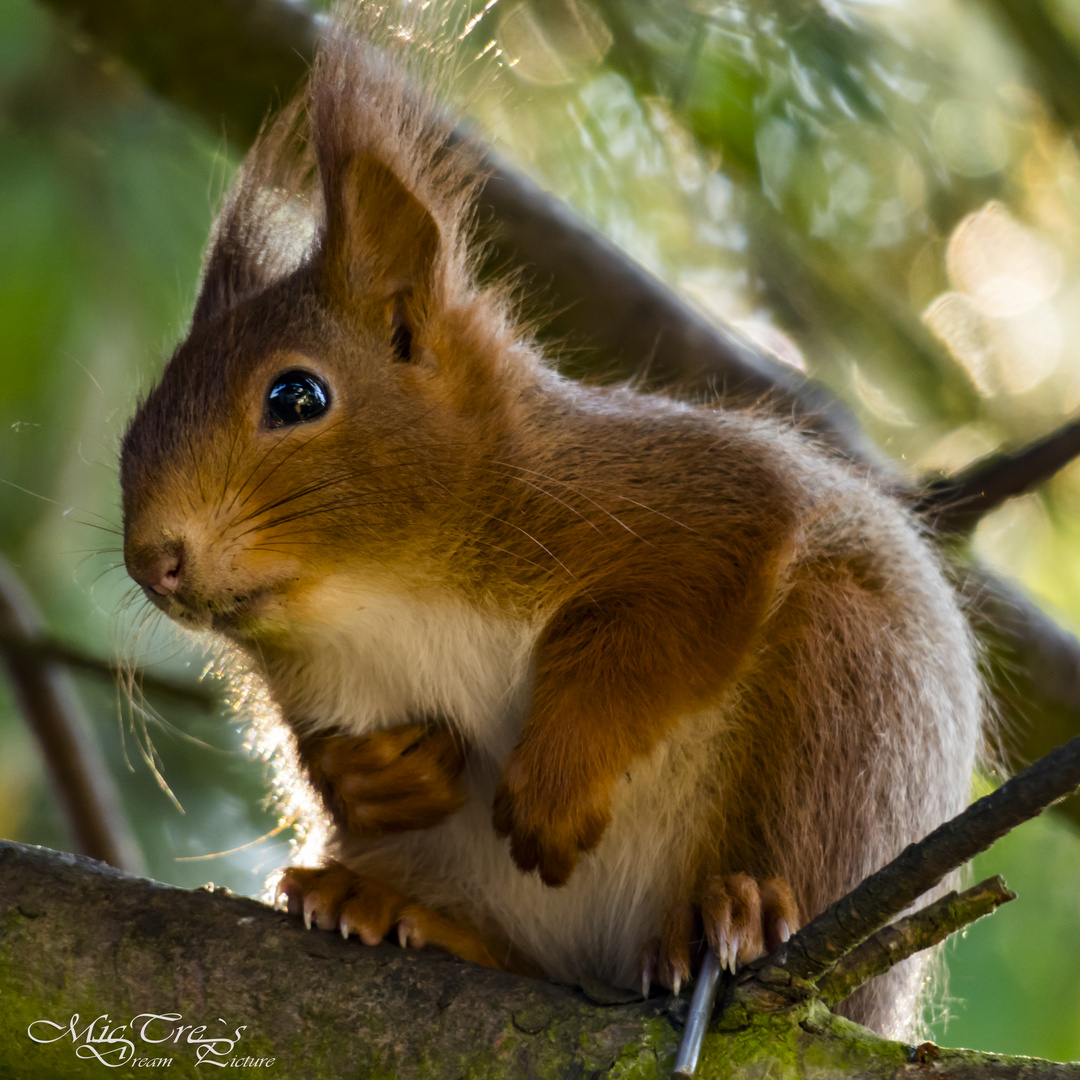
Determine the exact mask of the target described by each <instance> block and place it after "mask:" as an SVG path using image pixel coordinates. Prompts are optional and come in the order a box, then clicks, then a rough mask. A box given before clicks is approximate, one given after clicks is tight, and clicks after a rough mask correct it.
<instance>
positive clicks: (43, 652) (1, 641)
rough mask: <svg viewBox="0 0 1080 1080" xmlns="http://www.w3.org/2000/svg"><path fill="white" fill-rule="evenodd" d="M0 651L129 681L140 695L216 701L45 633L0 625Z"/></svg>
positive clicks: (208, 704)
mask: <svg viewBox="0 0 1080 1080" xmlns="http://www.w3.org/2000/svg"><path fill="white" fill-rule="evenodd" d="M0 652H4V653H7V654H8V655H9V656H10V657H12V658H13V659H14V660H22V659H24V658H30V659H34V660H47V661H50V662H52V663H57V664H63V665H64V666H65V667H67V668H74V669H75V670H76V671H85V672H86V673H87V674H89V675H97V676H98V677H100V678H103V679H108V680H110V681H111V682H114V683H115V682H117V681H123V682H124V683H126V682H128V680H130V681H131V683H132V684H133V685H134V686H136V687H138V689H139V690H140V691H141V692H142V693H144V694H161V695H163V696H165V697H171V698H175V699H176V700H177V701H182V702H184V703H186V704H188V705H195V706H197V707H198V708H200V709H207V710H209V709H212V708H213V707H214V706H215V705H216V704H217V702H218V697H217V695H216V694H214V693H213V692H212V691H210V690H208V689H207V688H206V687H205V686H199V685H195V684H192V683H187V682H179V681H178V680H176V679H166V678H162V677H161V676H160V675H153V674H151V673H150V672H148V671H145V670H143V669H142V668H136V669H134V670H130V669H128V668H126V667H124V666H123V665H121V664H117V663H114V662H113V661H110V660H102V659H101V657H98V656H93V655H92V654H90V653H88V652H85V651H84V650H82V649H78V648H76V647H75V646H74V645H68V644H67V643H66V642H63V641H59V640H57V639H56V638H53V637H49V636H48V635H47V634H39V635H38V636H37V637H27V636H26V635H25V634H22V633H19V632H17V631H13V630H10V629H6V628H4V627H0Z"/></svg>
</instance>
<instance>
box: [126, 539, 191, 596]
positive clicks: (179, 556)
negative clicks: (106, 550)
mask: <svg viewBox="0 0 1080 1080" xmlns="http://www.w3.org/2000/svg"><path fill="white" fill-rule="evenodd" d="M128 573H129V574H130V575H131V576H132V577H133V578H134V579H135V580H136V581H137V582H138V583H139V584H140V585H141V586H142V587H143V588H144V589H149V590H152V591H153V592H156V593H157V594H158V595H159V596H169V595H170V594H171V593H174V592H176V590H177V589H179V588H180V584H181V582H182V581H183V577H184V549H183V546H182V545H178V546H176V547H172V548H170V549H169V550H168V551H163V550H160V549H159V550H157V551H146V552H140V553H139V555H137V556H136V557H135V558H132V559H129V560H128Z"/></svg>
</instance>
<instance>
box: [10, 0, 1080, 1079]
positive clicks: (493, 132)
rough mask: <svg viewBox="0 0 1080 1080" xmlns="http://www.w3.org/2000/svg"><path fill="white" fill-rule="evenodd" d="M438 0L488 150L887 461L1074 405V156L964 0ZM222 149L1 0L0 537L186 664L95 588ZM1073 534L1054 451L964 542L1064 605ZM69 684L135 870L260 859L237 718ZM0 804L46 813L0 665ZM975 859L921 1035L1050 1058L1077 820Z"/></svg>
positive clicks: (58, 27) (1044, 10)
mask: <svg viewBox="0 0 1080 1080" xmlns="http://www.w3.org/2000/svg"><path fill="white" fill-rule="evenodd" d="M1002 6H1005V5H1002ZM1031 7H1032V10H1036V11H1038V12H1039V13H1041V14H1042V15H1043V16H1046V17H1049V18H1050V19H1051V20H1052V22H1053V25H1054V26H1055V27H1056V29H1057V32H1058V33H1059V35H1060V40H1061V41H1063V42H1065V43H1066V44H1067V45H1068V46H1069V48H1072V47H1073V46H1076V48H1075V49H1074V52H1073V55H1072V57H1071V62H1072V65H1073V68H1072V70H1071V72H1070V71H1069V70H1065V71H1062V72H1059V74H1060V75H1061V77H1062V78H1064V79H1068V78H1072V79H1075V80H1077V82H1076V85H1077V87H1078V96H1080V44H1078V43H1080V2H1077V0H1060V2H1051V0H1042V2H1040V0H1031ZM453 11H454V17H453V19H452V20H451V23H452V29H451V31H450V32H449V33H447V35H446V38H445V41H444V43H443V45H442V46H441V47H442V48H443V49H445V50H448V51H451V50H453V51H456V55H457V60H458V62H459V64H460V66H461V72H462V74H461V77H460V80H459V83H458V85H457V92H458V93H460V95H461V98H462V101H463V103H465V104H467V107H468V109H469V111H470V113H471V114H472V115H473V116H474V117H475V119H476V121H477V123H478V125H479V127H480V129H481V130H482V131H483V132H484V133H485V134H486V135H487V136H488V137H489V138H491V139H492V140H493V141H494V142H495V143H496V144H497V145H498V147H499V149H500V150H501V151H502V152H503V153H504V154H505V155H506V156H507V158H509V159H510V160H512V161H514V162H516V163H517V164H518V165H519V166H521V167H522V168H524V169H525V170H527V171H528V172H529V173H531V174H532V175H533V176H534V177H536V178H537V179H538V180H539V181H540V182H541V183H542V184H544V185H545V186H546V187H548V188H550V189H552V190H553V191H555V192H557V193H559V194H560V195H562V196H563V197H564V198H566V199H567V200H568V201H569V202H570V203H572V205H573V206H574V207H575V208H576V210H577V211H578V212H579V213H580V214H582V215H583V216H584V217H585V218H586V219H588V220H589V221H591V222H592V223H594V224H595V225H597V226H598V227H599V228H601V229H602V230H603V231H604V232H605V233H606V234H607V235H608V236H609V237H611V238H612V239H613V240H615V241H616V242H617V243H618V244H619V245H620V246H622V247H623V248H624V249H625V250H626V251H628V252H629V253H631V254H632V255H633V256H634V257H635V258H637V259H638V260H640V261H641V262H643V263H644V264H645V265H647V266H648V267H649V268H650V269H651V270H653V271H654V272H655V273H656V274H657V275H659V276H660V277H661V278H662V279H664V280H665V281H667V282H668V283H670V284H672V285H674V286H677V287H678V288H679V289H681V290H682V291H683V292H684V293H685V294H686V295H688V296H689V297H692V298H693V300H694V301H695V302H696V303H697V304H699V305H700V306H701V307H702V308H703V309H704V310H705V311H707V312H708V313H709V314H711V315H713V316H715V317H716V318H718V319H724V320H727V321H730V322H734V323H736V324H737V325H738V326H740V327H741V328H742V329H743V330H744V332H746V333H747V334H748V335H750V336H751V337H752V338H753V339H754V340H755V341H757V342H758V343H759V344H760V345H762V347H764V348H766V349H768V350H769V351H770V352H772V353H773V354H774V355H775V356H777V357H778V358H779V359H781V360H782V361H784V362H786V363H789V364H792V365H794V366H797V367H799V368H801V369H803V370H804V371H806V372H807V373H808V374H810V375H812V376H813V377H815V378H817V379H820V380H821V381H822V382H824V383H826V384H827V385H828V386H829V387H831V388H832V389H833V390H834V391H835V392H836V393H837V394H838V395H839V396H840V397H842V398H843V399H844V400H845V401H846V402H848V403H849V405H850V406H851V408H852V409H853V410H854V411H855V412H856V413H857V415H858V417H859V419H860V421H861V423H862V425H863V427H864V430H865V431H866V433H867V434H868V436H869V437H870V438H871V439H872V440H873V441H874V442H875V443H876V444H877V445H878V446H879V447H881V448H882V449H883V450H884V451H885V452H886V453H887V454H888V455H889V456H891V457H892V458H893V459H895V461H896V462H897V463H898V465H899V468H900V469H901V470H902V471H903V473H904V474H905V475H907V476H909V477H911V478H917V477H922V476H925V475H927V474H933V473H939V472H951V471H953V470H956V469H958V468H960V467H962V466H964V465H965V464H968V463H970V462H971V461H972V460H974V459H976V458H978V457H979V456H981V455H983V454H985V453H987V452H988V451H990V450H993V449H995V448H999V447H1006V448H1008V447H1014V446H1018V445H1021V444H1023V443H1024V442H1027V441H1029V440H1031V439H1033V438H1036V437H1038V436H1040V435H1043V434H1045V433H1048V432H1050V431H1052V430H1053V429H1055V428H1056V427H1057V426H1059V425H1060V424H1061V423H1062V422H1063V421H1065V420H1066V419H1067V418H1070V417H1071V416H1072V415H1073V414H1074V413H1075V412H1077V410H1078V408H1080V303H1078V302H1077V301H1078V300H1080V158H1078V155H1077V151H1076V148H1075V146H1074V141H1073V133H1072V132H1071V131H1070V130H1068V128H1067V126H1066V124H1065V123H1064V122H1063V118H1062V117H1061V116H1059V115H1057V114H1056V113H1055V112H1054V109H1053V107H1052V106H1051V105H1050V104H1048V101H1047V98H1046V97H1045V96H1043V94H1042V91H1043V90H1044V89H1045V87H1044V85H1043V84H1042V83H1040V84H1039V85H1038V86H1035V84H1033V83H1032V82H1031V81H1030V79H1029V74H1030V73H1032V72H1036V71H1038V70H1040V68H1039V59H1040V58H1039V55H1038V53H1037V51H1035V46H1033V45H1029V46H1028V47H1026V48H1024V47H1021V44H1020V42H1019V41H1018V40H1017V38H1016V35H1015V31H1014V30H1012V29H1010V27H1009V26H1008V25H1007V24H1006V23H1005V22H1003V21H1001V18H1000V16H999V7H998V4H997V3H996V0H982V2H977V0H968V2H963V3H962V2H959V0H955V2H954V0H906V2H901V0H898V2H896V3H861V4H857V3H841V2H839V0H821V2H820V3H814V2H812V0H739V2H730V3H725V2H709V0H680V2H675V0H595V2H593V3H587V2H585V0H548V2H542V0H499V2H496V0H492V2H491V3H488V4H487V5H486V7H483V6H481V5H475V6H474V7H473V8H471V9H469V10H465V7H464V5H462V6H460V7H459V8H454V9H453ZM420 44H421V45H422V44H423V43H420ZM1061 62H1062V61H1061V57H1060V56H1057V57H1056V58H1055V60H1054V63H1055V64H1056V65H1060V64H1061ZM1048 63H1049V61H1048ZM1054 70H1055V71H1057V68H1055V69H1054ZM236 160H237V158H236V154H235V152H233V151H232V150H231V149H230V147H229V146H227V145H226V143H225V140H224V138H223V137H222V136H221V135H220V134H219V133H218V132H215V131H214V130H212V129H210V128H208V127H207V126H206V125H204V124H202V123H201V122H199V121H197V120H195V119H193V118H192V117H190V116H188V115H186V114H183V113H181V112H180V111H178V110H177V109H176V108H174V107H173V106H171V105H169V104H167V103H165V102H163V101H161V100H159V99H157V98H155V97H153V96H151V95H150V94H149V93H148V92H146V91H145V90H144V89H143V87H142V85H141V83H140V82H139V80H138V79H137V78H136V77H135V76H134V75H133V74H131V73H130V72H128V71H126V70H125V69H124V68H123V67H122V66H120V65H118V64H116V63H115V62H113V61H103V60H102V59H101V57H100V56H99V55H98V54H96V53H95V52H94V51H93V50H92V49H90V48H88V46H87V45H86V44H85V43H82V42H80V41H78V40H76V39H75V38H74V37H73V35H72V34H71V32H70V31H69V30H68V29H66V28H65V27H64V26H63V25H62V24H60V23H59V22H57V21H56V20H55V19H54V18H53V17H52V16H51V15H50V14H48V13H47V12H46V11H45V10H43V9H41V8H39V7H37V6H35V5H34V4H33V3H31V2H30V0H5V2H4V3H3V4H0V550H2V552H3V553H4V554H5V555H6V557H7V558H8V559H10V560H11V562H12V563H13V565H14V566H15V567H16V568H17V570H18V572H19V573H20V575H21V576H22V578H23V580H24V581H25V582H26V584H27V585H28V586H29V588H30V589H31V590H32V592H33V594H34V596H35V597H36V599H37V601H38V603H39V604H40V606H41V608H42V610H43V612H44V614H45V616H46V619H47V622H48V624H49V627H50V629H51V630H52V631H53V633H55V634H56V635H57V636H59V637H61V638H63V639H65V640H67V641H70V642H73V643H76V644H78V645H80V646H82V647H84V648H86V649H88V650H91V651H93V652H95V653H97V654H99V655H103V656H104V655H108V654H111V653H114V652H117V651H124V650H127V651H129V652H131V653H132V654H133V655H134V656H135V658H137V659H138V660H139V661H140V662H141V663H146V664H153V665H156V666H155V668H154V670H156V671H159V672H164V673H168V674H171V675H172V676H174V677H187V678H189V679H190V680H191V681H192V682H194V681H195V680H196V678H197V677H198V676H199V674H200V673H201V671H202V670H203V667H204V666H205V664H206V662H207V659H206V656H205V655H204V653H203V652H202V651H201V649H200V647H199V646H198V645H197V644H195V645H193V644H192V643H190V642H189V641H188V640H186V639H183V638H181V637H178V636H176V635H174V634H173V633H172V631H171V630H170V629H169V628H168V627H159V628H158V629H156V630H154V631H153V632H152V633H151V632H148V631H147V630H146V629H145V628H143V629H140V627H141V619H140V613H141V611H142V608H141V606H140V602H139V601H136V602H135V603H134V604H133V605H131V606H128V607H126V606H125V602H126V600H127V599H128V598H129V597H130V594H131V590H130V588H129V583H128V580H127V578H126V576H125V574H124V571H123V568H122V565H121V559H120V551H119V545H120V537H119V534H118V532H117V530H118V528H119V512H118V509H117V482H116V464H115V462H116V450H117V445H118V440H119V437H120V434H121V432H122V430H123V426H124V423H125V421H126V418H127V417H128V415H129V414H130V412H131V410H132V408H133V405H134V402H135V400H136V397H137V395H138V393H139V389H140V387H142V388H145V387H147V386H148V385H150V384H151V383H152V381H153V379H154V378H155V375H156V372H157V371H158V370H159V367H160V363H161V360H162V358H163V356H164V355H165V354H167V353H168V351H169V350H170V348H171V346H172V344H173V343H174V342H175V341H176V340H177V339H178V337H179V336H180V335H181V334H182V333H183V329H184V325H185V320H186V319H187V317H188V315H189V313H190V309H191V306H192V303H193V300H194V291H195V284H196V280H197V275H198V265H199V256H200V252H201V249H202V246H203V243H204V240H205V237H206V235H207V232H208V229H209V225H210V221H211V219H212V215H213V209H214V206H215V204H216V201H217V199H218V198H219V196H220V194H221V192H222V190H223V188H224V186H225V185H226V184H227V182H228V178H229V177H230V175H231V173H232V170H233V169H234V167H235V164H236ZM1078 537H1080V467H1077V468H1071V469H1066V470H1064V471H1063V472H1062V473H1061V474H1059V475H1058V476H1057V477H1056V478H1055V479H1054V480H1053V481H1051V482H1050V483H1048V484H1046V485H1045V486H1044V487H1043V488H1042V489H1041V490H1040V491H1039V492H1037V493H1036V494H1033V495H1030V496H1027V497H1025V498H1022V499H1017V500H1014V501H1012V502H1010V503H1008V504H1007V505H1006V506H1004V507H1003V508H1001V509H1000V510H998V511H997V512H995V513H993V514H991V515H990V516H988V517H987V518H986V519H985V520H984V521H983V522H982V523H981V525H980V526H979V528H978V531H977V533H976V535H975V537H974V541H973V545H972V546H973V549H974V552H975V555H976V556H977V557H978V558H979V559H980V560H982V561H984V562H985V563H988V564H990V565H991V566H993V567H995V568H996V569H997V570H999V571H1000V572H1001V573H1002V574H1004V575H1007V576H1009V577H1011V578H1014V579H1017V580H1018V581H1020V582H1021V583H1022V584H1023V586H1024V588H1026V589H1027V590H1028V591H1029V593H1031V594H1032V595H1033V596H1035V597H1036V598H1037V599H1038V601H1039V603H1040V604H1041V605H1043V606H1044V607H1045V608H1046V609H1047V610H1048V611H1049V612H1051V613H1052V614H1053V616H1054V617H1055V618H1056V619H1058V620H1059V621H1060V622H1061V623H1062V624H1064V625H1065V626H1066V627H1068V628H1069V629H1071V630H1074V631H1075V630H1077V629H1080V551H1078V545H1077V540H1078ZM79 685H80V689H81V690H82V692H83V695H84V699H85V703H86V706H87V708H88V710H89V712H90V714H91V716H92V718H93V722H94V725H95V728H96V731H97V735H98V739H99V742H100V743H101V745H102V748H103V750H104V752H105V753H106V755H107V757H108V759H109V762H110V765H111V767H112V770H113V773H114V775H115V776H116V778H117V781H118V783H119V784H120V786H121V789H122V794H123V798H124V801H125V806H126V808H127V811H128V814H129V816H130V818H131V820H132V822H133V824H134V827H135V829H136V832H137V834H138V838H139V841H140V843H141V845H142V848H143V850H144V852H145V855H146V859H147V863H148V866H149V871H150V873H151V874H152V875H153V876H155V877H157V878H160V879H162V880H164V881H170V882H175V883H177V884H181V885H197V884H201V883H203V882H205V881H207V880H213V881H215V882H217V883H219V884H227V885H229V886H230V887H232V888H233V889H235V890H237V891H239V892H246V893H258V892H259V891H260V889H261V886H262V880H263V878H264V877H265V875H266V874H267V873H269V872H270V871H271V870H273V869H274V868H275V867H276V866H278V865H280V864H281V863H282V862H283V861H284V860H285V859H286V857H287V854H288V845H289V835H288V832H287V831H285V832H278V833H276V834H275V835H270V834H271V833H272V831H273V830H275V827H276V825H277V821H276V818H275V816H274V814H273V813H272V812H271V811H270V810H269V809H268V807H267V805H266V799H265V782H264V776H263V770H262V767H261V766H260V765H259V764H258V763H257V762H253V761H252V760H250V758H249V756H248V755H247V754H245V753H244V752H243V749H242V747H241V741H242V740H241V736H240V733H239V725H238V724H237V723H236V722H235V721H234V720H233V719H232V718H231V717H230V716H228V715H226V714H225V713H224V712H222V713H203V712H200V711H198V710H197V709H193V708H188V707H185V706H179V705H178V704H177V703H176V702H174V701H171V700H169V699H166V698H160V699H151V702H150V704H151V705H152V706H153V707H154V711H155V712H156V713H157V714H158V715H157V716H150V717H149V718H147V717H140V716H138V715H136V716H134V717H133V716H132V715H131V711H130V710H129V709H128V708H127V707H126V706H125V705H123V704H122V702H121V701H120V696H119V695H118V693H117V690H116V688H115V687H114V686H113V685H112V684H110V683H109V682H107V681H104V680H96V679H93V678H91V677H85V676H84V677H80V682H79ZM151 745H152V748H153V749H152V750H151V749H150V747H151ZM0 836H5V837H9V838H13V839H17V840H22V841H26V842H33V843H41V844H47V845H50V846H53V847H59V848H64V847H68V846H69V845H70V841H69V839H68V836H67V832H66V829H65V827H64V825H63V822H62V821H61V819H60V817H59V815H58V813H57V810H56V806H55V803H54V799H53V797H52V794H51V792H50V791H49V789H48V787H47V785H46V783H45V781H44V777H43V770H42V766H41V763H40V761H39V759H38V756H37V752H36V749H35V746H34V744H33V742H32V740H31V738H30V736H29V734H28V732H27V731H26V729H25V727H24V725H23V722H22V720H21V719H20V717H19V716H18V715H17V714H16V713H15V711H14V706H13V703H12V702H11V700H10V698H9V697H8V696H7V690H6V688H4V687H0ZM236 849H239V850H236ZM222 853H227V854H222ZM991 873H1002V874H1004V875H1005V877H1006V880H1007V881H1008V883H1009V884H1010V885H1011V886H1012V887H1013V888H1014V889H1016V891H1018V892H1019V893H1020V899H1019V900H1018V901H1017V902H1016V903H1014V904H1011V905H1009V906H1008V907H1006V908H1004V909H1003V910H1002V911H1000V912H999V913H998V914H997V915H995V916H994V917H993V918H992V919H988V920H984V921H983V922H982V923H980V924H978V925H976V926H975V927H974V928H972V929H970V930H969V931H968V933H967V934H966V935H965V936H964V939H963V940H962V941H959V942H958V943H956V944H955V945H954V946H953V947H952V948H951V949H950V957H951V968H952V973H951V979H950V983H949V990H948V997H947V1000H946V1001H945V1002H944V1004H942V1005H939V1006H938V1007H937V1009H936V1010H935V1016H936V1019H935V1027H934V1033H935V1037H936V1038H937V1039H938V1040H939V1041H941V1042H943V1043H946V1044H953V1045H970V1046H976V1047H979V1048H982V1049H988V1050H999V1051H1010V1052H1017V1053H1028V1054H1037V1055H1041V1056H1046V1057H1053V1058H1058V1059H1069V1058H1080V963H1078V962H1077V961H1078V959H1080V836H1078V835H1077V832H1076V830H1075V828H1074V827H1072V826H1070V825H1068V824H1067V823H1065V822H1063V821H1062V820H1060V819H1056V818H1053V817H1048V818H1046V819H1042V820H1039V821H1036V822H1032V823H1029V824H1028V825H1026V826H1024V827H1022V828H1021V829H1020V830H1018V831H1017V832H1015V833H1014V834H1012V835H1011V836H1010V837H1008V838H1007V839H1006V840H1004V841H1002V842H1001V843H1000V844H998V845H997V846H996V847H995V848H994V849H992V850H991V852H989V853H988V854H987V855H985V856H983V857H982V858H980V859H979V860H978V864H977V867H976V874H978V875H980V876H986V875H988V874H991ZM946 1017H947V1018H948V1019H947V1022H946Z"/></svg>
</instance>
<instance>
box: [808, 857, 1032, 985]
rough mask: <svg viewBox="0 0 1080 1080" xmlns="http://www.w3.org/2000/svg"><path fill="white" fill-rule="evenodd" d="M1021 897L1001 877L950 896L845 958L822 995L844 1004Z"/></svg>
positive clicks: (882, 932) (827, 980) (885, 930)
mask: <svg viewBox="0 0 1080 1080" xmlns="http://www.w3.org/2000/svg"><path fill="white" fill-rule="evenodd" d="M1015 899H1016V893H1014V892H1013V891H1012V890H1011V889H1009V888H1007V887H1006V885H1005V882H1004V881H1003V880H1002V879H1001V877H992V878H987V879H986V881H981V882H979V884H978V885H973V886H972V887H971V888H970V889H966V890H965V891H964V892H962V893H955V892H951V893H948V894H947V895H946V896H943V897H942V898H941V899H940V900H935V901H934V903H932V904H928V905H927V906H926V907H924V908H922V909H921V910H920V911H916V912H915V913H914V914H913V915H909V916H907V918H905V919H898V920H897V921H896V922H895V923H893V924H892V925H891V926H886V927H884V928H883V929H881V930H879V931H878V932H877V933H876V934H874V936H873V937H871V938H868V939H867V940H866V941H864V942H863V943H862V944H861V945H860V946H858V947H857V948H855V949H852V950H851V952H849V953H848V954H847V955H846V956H844V957H841V959H840V960H839V961H838V962H837V964H836V967H834V968H833V969H832V971H830V972H829V973H828V974H827V975H826V976H825V977H824V978H823V979H821V981H820V982H819V983H818V987H817V993H818V997H819V998H821V1000H822V1001H824V1002H825V1004H826V1005H830V1006H832V1005H838V1004H839V1003H840V1002H841V1001H844V1000H845V999H847V998H849V997H850V996H851V995H852V994H853V993H855V991H856V990H858V989H859V987H860V986H862V985H863V983H866V982H869V981H870V980H871V979H873V978H874V977H875V976H877V975H883V974H884V973H885V972H886V971H888V970H889V968H891V967H894V966H895V965H896V964H899V963H900V961H901V960H906V959H907V958H908V957H909V956H912V955H914V954H915V953H917V952H920V951H921V950H923V949H929V948H931V947H932V946H934V945H937V944H938V943H939V942H942V941H944V940H945V939H946V938H947V937H948V936H949V935H950V934H954V933H955V932H956V931H957V930H959V929H961V927H964V926H967V925H969V924H970V923H973V922H975V920H976V919H981V918H982V917H983V916H984V915H989V914H991V913H992V912H994V911H996V910H997V909H998V908H999V907H1001V905H1002V904H1006V903H1008V902H1009V901H1010V900H1015Z"/></svg>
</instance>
